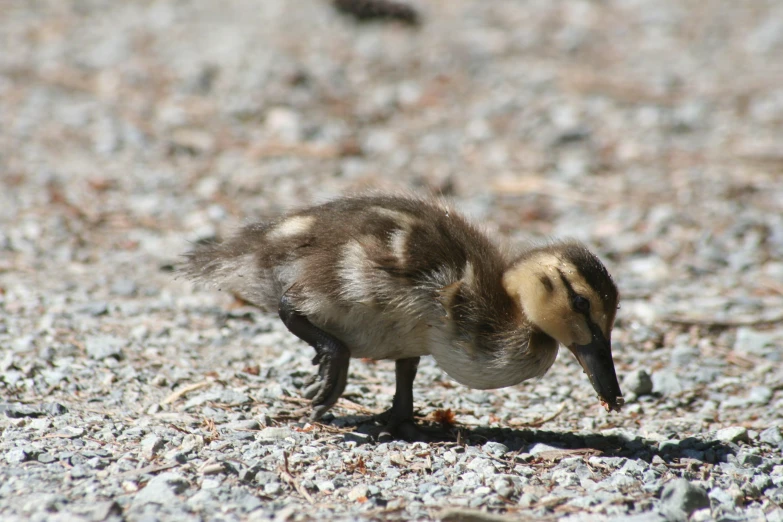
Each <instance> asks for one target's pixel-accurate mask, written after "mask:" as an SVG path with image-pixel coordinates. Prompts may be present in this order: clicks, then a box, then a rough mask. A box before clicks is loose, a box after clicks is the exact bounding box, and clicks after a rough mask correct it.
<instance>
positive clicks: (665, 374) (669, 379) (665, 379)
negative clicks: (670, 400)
mask: <svg viewBox="0 0 783 522" xmlns="http://www.w3.org/2000/svg"><path fill="white" fill-rule="evenodd" d="M652 382H653V390H654V391H655V392H656V393H660V394H661V395H675V394H677V393H680V392H681V391H683V390H684V389H685V387H684V386H683V383H682V381H681V380H680V378H679V377H677V376H676V375H675V374H674V372H672V371H671V370H664V371H660V372H655V373H653V374H652Z"/></svg>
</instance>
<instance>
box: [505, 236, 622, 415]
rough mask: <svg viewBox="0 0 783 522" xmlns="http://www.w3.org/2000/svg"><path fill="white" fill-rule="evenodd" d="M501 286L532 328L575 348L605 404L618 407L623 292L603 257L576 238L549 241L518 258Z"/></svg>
mask: <svg viewBox="0 0 783 522" xmlns="http://www.w3.org/2000/svg"><path fill="white" fill-rule="evenodd" d="M503 286H504V287H505V289H506V291H507V292H508V294H509V295H510V296H511V297H512V299H514V300H515V301H516V302H517V303H519V305H520V306H521V308H522V311H523V312H524V314H525V316H526V318H527V320H528V321H530V323H532V325H533V327H534V328H536V329H538V330H540V331H542V332H543V333H545V334H547V335H548V336H550V337H552V338H554V339H556V340H557V341H558V342H559V343H560V344H562V345H563V346H567V347H568V348H569V349H570V350H571V352H572V353H573V354H574V355H575V356H576V358H577V360H578V361H579V364H581V365H582V368H583V369H584V371H585V373H587V376H588V377H589V378H590V383H591V384H592V385H593V388H594V389H595V391H596V392H598V395H599V397H600V398H601V401H602V403H605V407H606V408H607V409H608V410H616V411H619V410H620V407H621V406H622V405H623V398H622V393H621V392H620V385H619V384H618V382H617V375H616V373H615V369H614V362H613V361H612V345H611V336H612V326H613V325H614V318H615V314H616V312H617V304H618V301H619V294H618V292H617V287H616V286H615V284H614V282H613V281H612V277H611V276H610V275H609V272H607V270H606V268H605V267H604V265H603V264H602V263H601V261H599V260H598V258H597V257H596V256H595V255H593V254H592V253H591V252H590V251H589V250H587V248H585V247H584V246H583V245H582V244H580V243H578V242H575V241H567V242H561V243H555V244H551V245H547V246H545V247H540V248H536V249H534V250H531V251H528V252H526V253H525V254H524V255H523V256H522V257H521V258H519V259H518V260H517V261H516V262H515V263H514V264H513V266H512V267H511V269H509V270H508V271H507V272H506V274H505V275H504V277H503Z"/></svg>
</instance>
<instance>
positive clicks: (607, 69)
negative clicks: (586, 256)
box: [0, 0, 783, 320]
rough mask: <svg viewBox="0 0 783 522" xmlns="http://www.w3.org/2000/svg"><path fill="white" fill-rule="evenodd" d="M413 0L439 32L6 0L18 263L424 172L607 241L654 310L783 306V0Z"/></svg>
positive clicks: (8, 130) (266, 14)
mask: <svg viewBox="0 0 783 522" xmlns="http://www.w3.org/2000/svg"><path fill="white" fill-rule="evenodd" d="M410 5H411V6H412V7H415V8H416V9H417V10H418V13H419V20H420V23H419V24H418V25H415V26H412V25H409V24H406V23H403V22H394V21H392V22H391V23H381V22H376V23H364V24H360V23H357V21H356V20H355V19H354V18H352V17H350V16H346V15H344V14H340V13H338V12H337V10H336V9H334V6H333V5H332V3H331V2H329V1H327V0H303V1H299V2H296V3H292V2H286V1H282V0H281V1H275V0H264V1H263V2H256V1H232V2H228V3H224V2H210V1H205V0H201V1H187V2H186V1H165V0H159V1H130V2H107V1H92V0H90V1H63V0H52V1H46V0H41V1H36V2H26V1H9V0H5V1H4V2H3V7H2V14H0V38H1V40H0V41H1V42H2V52H0V115H2V116H1V117H2V123H1V127H0V176H1V177H2V188H3V190H2V191H1V192H0V208H1V209H2V210H0V218H1V219H2V222H3V225H4V226H3V227H1V229H0V230H2V232H0V241H1V242H2V245H3V252H4V253H3V258H4V259H5V260H4V261H3V265H4V268H5V269H6V270H8V269H9V268H18V267H19V265H20V264H21V265H24V266H26V267H27V268H30V269H36V270H39V269H42V268H44V269H52V268H53V267H54V266H57V267H59V270H62V269H63V268H65V267H67V266H69V265H70V264H72V263H76V264H87V265H94V264H100V263H102V262H103V261H107V262H109V263H110V264H112V265H122V266H124V265H125V264H128V263H129V264H130V265H132V267H129V269H130V270H133V269H135V267H138V265H139V263H147V262H149V261H150V259H149V258H152V259H154V260H160V261H161V262H162V263H164V264H165V263H167V262H169V261H171V260H173V259H174V254H175V253H176V252H177V251H179V250H180V249H182V247H183V244H184V243H183V241H184V239H189V240H193V239H199V238H208V237H214V236H217V235H222V234H225V233H226V232H229V231H230V230H232V229H233V228H235V227H236V226H237V225H238V224H241V223H243V222H246V221H250V220H257V219H263V218H265V217H267V216H271V215H275V214H277V213H279V212H281V211H284V210H286V209H289V208H292V207H297V206H301V205H305V204H310V203H313V202H319V201H323V200H326V199H328V198H332V197H335V196H338V195H340V194H345V193H349V192H355V191H364V190H369V189H382V190H408V191H413V192H416V193H425V192H434V193H438V194H443V195H446V196H448V197H451V198H453V199H454V200H455V201H456V202H457V204H458V206H459V207H460V208H461V209H463V210H464V211H465V212H466V213H468V214H470V215H472V216H473V217H474V218H476V219H477V220H478V221H480V222H481V223H483V224H484V225H485V226H486V227H487V228H489V229H491V230H494V231H497V232H499V233H500V234H501V235H505V236H509V237H510V238H511V239H512V240H523V239H525V238H528V237H541V236H550V235H552V236H562V235H567V236H575V237H578V238H580V239H583V240H585V241H587V242H588V243H590V244H591V245H592V246H593V247H595V248H597V249H598V250H599V252H600V253H601V254H602V255H603V256H605V257H606V258H607V259H608V261H609V263H610V264H611V265H612V268H613V271H614V272H615V273H616V274H617V276H618V280H619V282H620V286H621V287H622V289H623V291H624V294H625V295H626V302H627V304H628V306H629V308H630V307H635V308H634V309H637V308H638V310H637V311H638V312H639V313H640V314H642V315H645V316H647V317H648V319H650V318H652V317H658V316H660V315H670V314H675V313H682V314H691V315H693V317H702V316H703V317H715V314H722V315H720V317H721V318H723V319H726V320H729V319H731V318H732V317H734V318H735V319H736V317H737V316H740V315H741V316H742V317H746V316H748V317H750V316H753V317H757V316H758V315H759V314H761V315H763V314H764V313H767V311H768V309H769V307H770V306H772V305H771V304H770V303H772V302H774V306H775V307H777V313H780V307H781V297H782V296H781V294H783V282H781V281H783V265H782V264H781V262H780V259H781V255H782V254H783V212H781V210H783V184H782V183H781V181H780V179H781V178H780V175H781V171H782V170H783V145H782V144H783V60H782V59H781V56H783V5H781V4H780V3H779V2H776V1H774V0H770V1H768V2H763V1H753V2H732V1H728V0H727V1H709V2H698V1H657V0H655V1H653V0H649V1H645V0H635V1H633V2H611V1H586V0H585V1H576V0H574V1H571V0H568V1H555V2H552V1H548V0H546V1H544V0H538V1H536V0H531V1H523V2H520V1H494V2H482V1H467V0H464V1H452V0H450V1H445V0H442V1H437V0H430V1H423V0H422V1H419V2H413V3H411V4H410ZM107 256H108V257H107ZM144 256H148V258H147V259H146V260H145V257H144ZM52 263H54V265H52ZM684 295H686V296H687V298H688V302H687V303H683V301H682V299H683V297H684ZM636 297H640V298H642V299H641V301H640V302H638V303H632V302H631V301H633V300H634V298H636ZM767 301H769V302H767ZM650 302H653V303H657V304H655V305H654V306H653V305H651V304H650ZM697 303H698V304H697ZM683 304H684V306H682V307H680V305H683ZM769 313H771V314H772V315H774V313H773V312H769Z"/></svg>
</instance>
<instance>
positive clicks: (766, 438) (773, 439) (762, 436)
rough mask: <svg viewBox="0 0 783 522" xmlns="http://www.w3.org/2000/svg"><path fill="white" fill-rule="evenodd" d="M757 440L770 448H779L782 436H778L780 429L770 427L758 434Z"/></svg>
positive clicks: (782, 441)
mask: <svg viewBox="0 0 783 522" xmlns="http://www.w3.org/2000/svg"><path fill="white" fill-rule="evenodd" d="M759 440H760V441H761V442H763V443H765V444H769V445H770V446H780V445H781V444H783V435H781V434H780V428H779V427H777V426H771V427H769V428H767V429H765V430H764V431H762V432H761V433H759Z"/></svg>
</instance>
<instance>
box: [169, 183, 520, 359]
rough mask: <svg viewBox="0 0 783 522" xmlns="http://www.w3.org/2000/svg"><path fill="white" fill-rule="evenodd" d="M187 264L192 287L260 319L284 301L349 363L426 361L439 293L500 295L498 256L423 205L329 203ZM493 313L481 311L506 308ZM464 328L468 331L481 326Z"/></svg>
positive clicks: (438, 315) (385, 200) (370, 200)
mask: <svg viewBox="0 0 783 522" xmlns="http://www.w3.org/2000/svg"><path fill="white" fill-rule="evenodd" d="M187 258H188V262H187V266H186V267H185V269H184V271H185V273H186V274H187V275H188V276H189V277H190V278H192V279H193V280H195V281H197V282H201V283H208V284H211V285H214V286H216V287H218V288H221V289H223V290H228V291H230V292H232V293H234V294H235V295H237V296H239V297H241V298H242V299H244V300H246V301H249V302H251V303H253V304H255V305H257V306H259V307H261V308H262V309H265V310H267V311H270V312H274V311H276V310H277V307H278V303H279V301H280V298H281V297H282V296H283V294H286V295H287V296H288V297H290V298H291V299H292V300H293V302H294V303H295V305H296V307H297V309H298V310H299V311H300V312H301V313H303V314H305V315H307V317H308V318H309V320H310V321H311V322H312V323H313V324H315V325H316V326H318V327H320V328H323V329H324V330H326V331H328V332H330V333H332V334H334V335H336V336H338V337H339V338H341V339H343V340H344V341H345V342H346V344H348V346H349V347H350V349H351V354H352V356H354V357H375V358H401V357H413V356H417V355H423V354H426V353H428V349H427V344H428V342H429V341H428V340H429V339H430V338H431V337H432V334H431V332H429V330H430V329H432V328H436V329H440V328H445V326H444V325H443V316H444V308H443V306H442V301H441V300H442V298H443V295H442V292H443V290H444V289H448V288H450V287H451V286H452V285H455V284H456V283H458V282H459V281H463V280H465V279H466V278H470V279H471V280H472V281H473V283H474V284H472V285H471V287H473V288H475V291H478V292H480V293H481V294H482V295H479V296H476V295H473V296H471V297H472V299H471V302H475V301H476V299H478V301H479V302H481V301H487V300H489V301H492V300H497V299H499V298H500V299H505V297H504V296H505V295H506V294H505V292H503V291H502V288H501V287H500V285H501V278H502V273H503V270H504V269H505V268H506V267H507V264H508V260H507V259H506V258H505V256H503V255H502V254H501V252H500V251H499V250H498V249H497V247H496V246H495V245H494V244H492V243H491V242H490V241H489V240H488V239H487V238H486V237H485V236H484V235H483V234H482V233H480V232H479V231H478V230H476V229H475V228H474V227H473V226H472V225H470V224H469V223H468V222H467V221H465V220H464V219H463V218H462V217H461V216H460V215H458V214H456V213H454V212H453V211H452V210H451V209H450V208H449V207H448V206H446V205H445V204H442V203H440V202H438V201H432V200H419V199H412V198H402V197H383V196H380V197H357V198H343V199H338V200H335V201H332V202H329V203H326V204H323V205H320V206H316V207H311V208H307V209H304V210H301V211H298V212H294V213H292V214H289V215H286V216H284V217H282V218H280V219H277V220H275V221H272V222H270V223H263V224H254V225H249V226H246V227H244V228H243V229H242V230H241V231H240V232H239V233H238V234H237V235H236V236H234V237H233V238H231V239H229V240H228V241H226V242H224V243H221V244H216V245H207V246H203V247H200V248H197V249H196V250H194V251H193V252H191V253H189V254H187ZM450 297H454V296H450ZM439 299H441V300H439ZM494 304H495V306H489V307H484V308H487V309H492V310H495V311H496V312H497V310H501V312H502V311H503V310H504V309H506V308H508V307H509V305H508V303H505V302H502V303H494ZM455 309H458V307H457V308H455ZM509 313H510V312H509ZM474 319H475V321H476V322H477V327H478V323H482V322H485V321H484V318H481V317H475V318H474ZM487 320H489V322H491V318H487Z"/></svg>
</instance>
